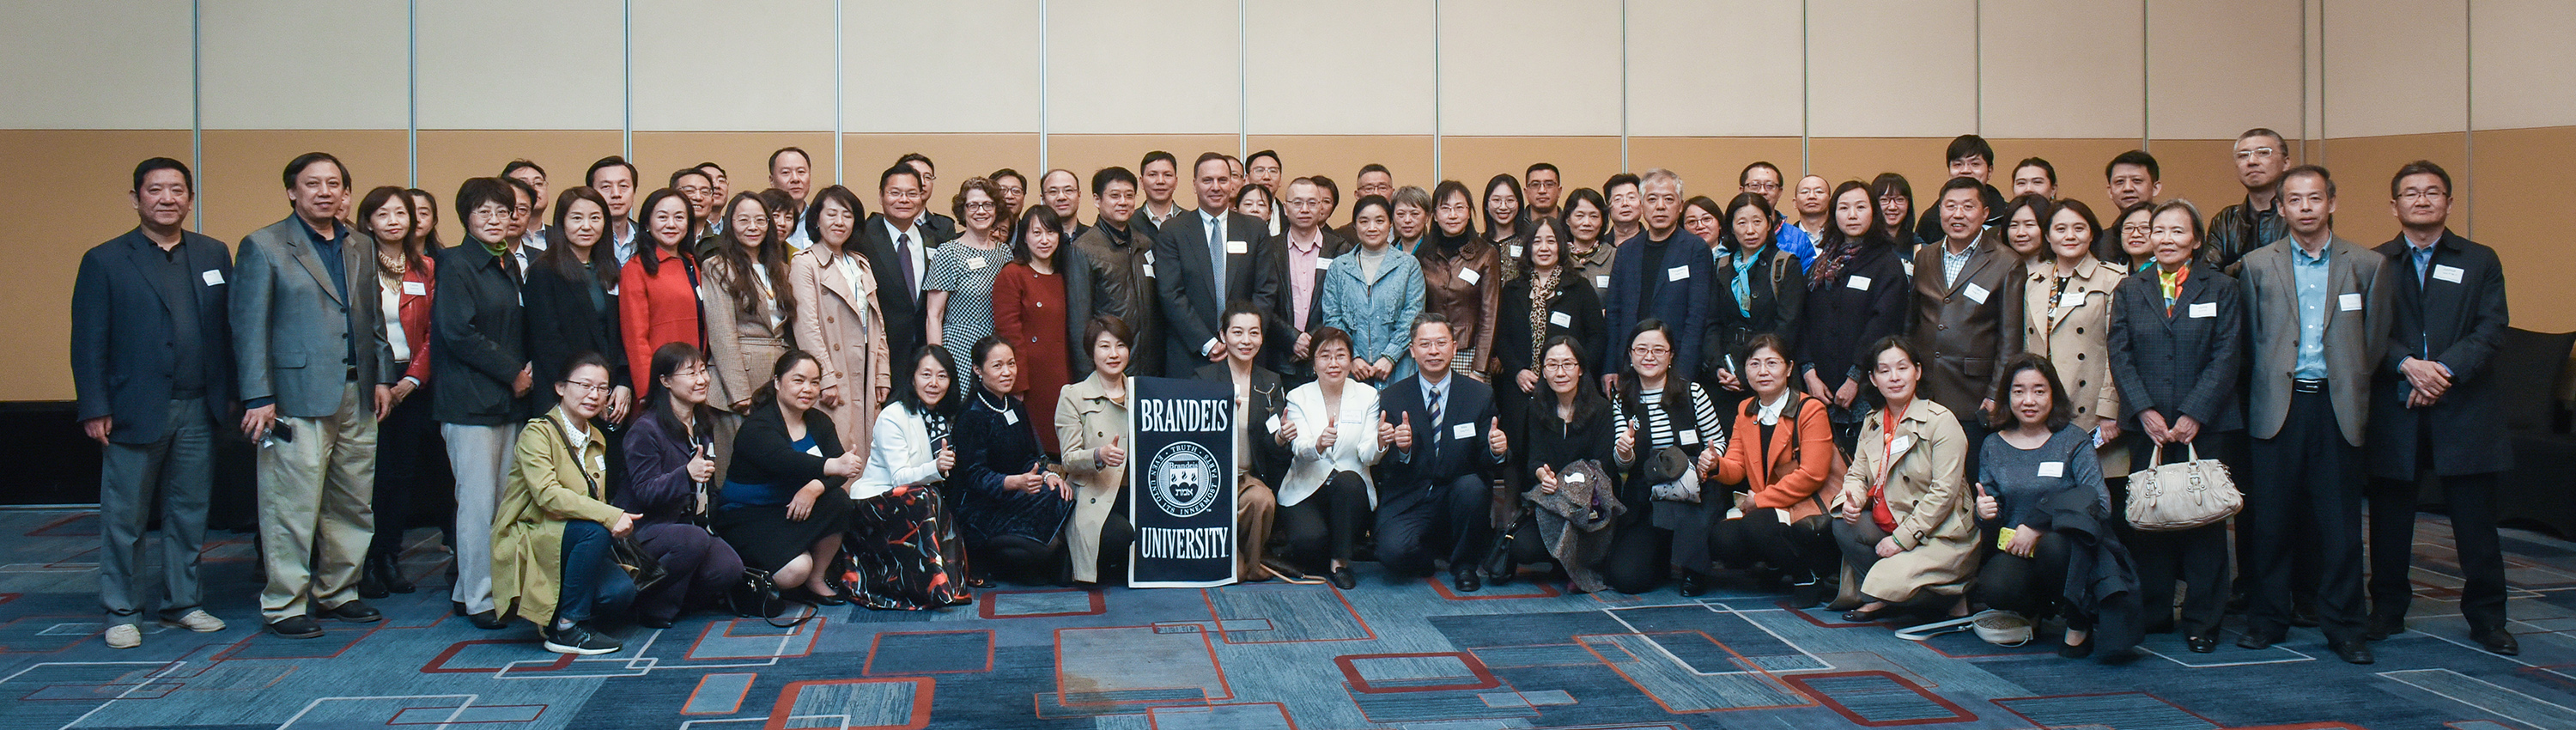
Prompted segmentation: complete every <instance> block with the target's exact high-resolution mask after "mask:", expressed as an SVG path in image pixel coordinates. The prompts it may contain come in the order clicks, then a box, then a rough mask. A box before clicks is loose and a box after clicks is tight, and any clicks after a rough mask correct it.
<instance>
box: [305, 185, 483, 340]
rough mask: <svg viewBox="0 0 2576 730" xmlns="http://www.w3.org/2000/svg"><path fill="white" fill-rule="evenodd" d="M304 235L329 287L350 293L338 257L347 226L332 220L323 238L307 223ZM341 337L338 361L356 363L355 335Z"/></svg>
mask: <svg viewBox="0 0 2576 730" xmlns="http://www.w3.org/2000/svg"><path fill="white" fill-rule="evenodd" d="M302 220H303V219H302V218H301V217H300V216H299V217H298V218H297V221H299V222H301V221H302ZM304 237H305V240H306V241H308V242H310V243H312V244H313V257H314V258H318V259H321V260H322V270H323V271H326V272H329V273H330V274H331V288H332V289H334V290H337V291H339V292H340V295H341V296H344V297H345V296H348V295H349V293H350V292H349V264H348V262H346V261H342V260H341V259H340V250H341V248H342V247H343V246H346V245H348V242H349V227H348V226H344V225H340V222H339V221H336V220H335V221H332V222H331V236H330V237H329V238H324V237H323V236H322V232H321V231H317V230H313V226H312V225H311V224H309V223H308V224H305V226H304ZM469 245H470V244H469ZM342 339H344V340H346V342H344V343H343V344H345V345H347V346H346V347H344V348H342V354H341V356H340V363H341V364H343V365H356V364H358V338H357V335H356V334H355V333H352V334H350V335H348V336H346V337H344V338H342Z"/></svg>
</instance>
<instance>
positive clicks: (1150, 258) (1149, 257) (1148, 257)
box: [1145, 251, 1154, 266]
mask: <svg viewBox="0 0 2576 730" xmlns="http://www.w3.org/2000/svg"><path fill="white" fill-rule="evenodd" d="M1145 263H1146V265H1149V266H1150V265H1152V264H1153V263H1154V252H1152V251H1147V252H1145Z"/></svg>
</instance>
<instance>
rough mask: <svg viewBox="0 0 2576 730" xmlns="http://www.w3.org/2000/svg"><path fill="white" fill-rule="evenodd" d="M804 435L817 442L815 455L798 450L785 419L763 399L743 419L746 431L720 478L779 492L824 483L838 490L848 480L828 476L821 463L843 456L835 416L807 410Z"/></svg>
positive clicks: (739, 433)
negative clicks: (759, 485) (807, 483)
mask: <svg viewBox="0 0 2576 730" xmlns="http://www.w3.org/2000/svg"><path fill="white" fill-rule="evenodd" d="M805 436H806V437H808V438H811V439H814V447H815V449H816V450H819V451H822V452H823V455H822V456H815V455H813V454H808V453H805V452H803V451H799V450H797V449H796V448H795V446H794V444H795V442H796V440H795V439H791V438H788V437H787V414H786V412H784V411H781V410H779V408H778V405H777V404H776V403H772V402H769V401H766V400H763V401H761V402H759V403H757V404H754V405H753V406H752V407H751V414H750V415H747V416H743V417H742V428H741V429H740V430H737V431H735V432H734V434H733V464H732V465H730V466H728V467H727V469H729V471H727V472H726V473H724V474H721V475H718V477H719V478H722V479H723V480H725V481H728V482H739V483H742V484H761V485H767V486H770V487H772V488H775V489H777V490H778V491H779V492H781V493H793V492H795V491H796V490H797V489H798V488H800V487H803V486H804V485H805V483H806V482H810V481H815V480H818V479H819V480H822V482H823V487H824V488H825V489H840V488H841V483H842V482H844V481H847V479H846V478H844V477H835V476H826V475H825V474H824V473H823V462H825V461H829V460H831V459H833V458H836V457H839V456H840V455H841V451H842V449H841V435H840V432H839V431H834V430H832V416H831V414H828V413H824V412H823V409H821V408H809V409H806V410H805Z"/></svg>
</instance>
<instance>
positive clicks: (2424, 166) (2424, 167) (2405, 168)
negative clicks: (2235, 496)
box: [134, 160, 2451, 200]
mask: <svg viewBox="0 0 2576 730" xmlns="http://www.w3.org/2000/svg"><path fill="white" fill-rule="evenodd" d="M181 169H182V170H185V169H186V168H181ZM2416 175H2431V176H2434V177H2438V178H2441V179H2442V195H2443V196H2444V197H2448V196H2450V194H2451V172H2450V171H2449V170H2444V169H2442V166H2441V165H2436V164H2433V161H2432V160H2416V161H2414V162H2409V163H2406V164H2405V165H2402V166H2399V167H2398V168H2397V175H2396V176H2395V177H2391V178H2388V198H2389V199H2390V200H2395V199H2397V184H2398V183H2402V182H2405V181H2406V178H2408V177H2413V176H2416ZM134 179H136V180H141V179H143V177H142V175H141V174H139V173H138V174H137V175H136V176H135V178H134ZM135 187H136V188H141V187H143V185H142V183H136V184H135Z"/></svg>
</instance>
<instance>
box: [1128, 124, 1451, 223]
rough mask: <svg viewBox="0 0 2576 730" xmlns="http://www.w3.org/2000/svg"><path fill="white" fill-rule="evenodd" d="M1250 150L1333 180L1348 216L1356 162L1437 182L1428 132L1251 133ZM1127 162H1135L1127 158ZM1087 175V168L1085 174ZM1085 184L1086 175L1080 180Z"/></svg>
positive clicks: (1300, 173) (1423, 182)
mask: <svg viewBox="0 0 2576 730" xmlns="http://www.w3.org/2000/svg"><path fill="white" fill-rule="evenodd" d="M1252 149H1253V150H1254V151H1256V152H1257V151H1260V150H1265V149H1266V150H1275V151H1277V152H1278V153H1279V157H1280V158H1281V160H1282V164H1284V165H1286V166H1287V176H1288V177H1290V178H1297V177H1305V176H1309V175H1322V176H1325V177H1329V178H1332V179H1333V184H1334V185H1338V186H1340V187H1341V189H1342V207H1341V209H1340V211H1339V213H1340V214H1348V213H1349V212H1350V209H1351V205H1350V204H1351V202H1352V201H1355V200H1359V193H1357V192H1354V188H1355V187H1356V186H1357V185H1358V184H1359V174H1360V166H1361V165H1366V164H1369V163H1372V162H1374V163H1377V164H1380V165H1385V166H1386V170H1387V172H1388V173H1390V174H1392V175H1394V176H1395V184H1396V185H1397V186H1399V187H1401V186H1405V185H1420V186H1422V188H1423V189H1424V190H1429V189H1431V186H1433V185H1437V184H1439V183H1440V181H1438V180H1434V179H1432V178H1431V135H1427V134H1413V135H1396V134H1386V135H1323V134H1272V135H1263V134H1256V135H1253V136H1252ZM1128 164H1130V165H1132V164H1135V163H1134V162H1132V161H1131V162H1129V163H1128ZM1084 174H1085V175H1089V174H1090V173H1089V172H1088V171H1085V172H1084ZM1085 183H1086V184H1088V178H1086V179H1085ZM1335 220H1336V221H1339V220H1340V219H1339V218H1336V219H1335Z"/></svg>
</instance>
